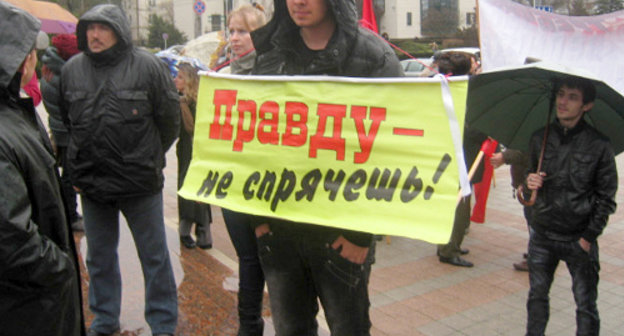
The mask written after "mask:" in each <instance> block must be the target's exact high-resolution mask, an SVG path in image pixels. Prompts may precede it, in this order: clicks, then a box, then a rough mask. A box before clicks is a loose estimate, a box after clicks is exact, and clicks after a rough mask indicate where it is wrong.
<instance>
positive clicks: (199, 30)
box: [122, 0, 476, 43]
mask: <svg viewBox="0 0 624 336" xmlns="http://www.w3.org/2000/svg"><path fill="white" fill-rule="evenodd" d="M253 2H257V3H259V4H261V5H262V6H264V8H265V12H267V13H268V14H269V15H270V14H271V13H272V12H273V0H256V1H254V0H175V1H173V0H123V1H122V7H123V9H124V10H125V11H126V13H127V15H128V18H129V19H130V24H131V28H132V38H133V39H134V41H137V42H139V43H140V42H141V41H144V40H146V39H147V35H148V28H149V17H150V15H152V14H156V15H159V16H161V17H163V18H164V19H165V20H168V21H170V22H173V24H174V25H175V27H176V28H177V29H178V30H180V31H181V32H183V33H184V34H185V35H186V36H187V37H188V38H189V39H193V38H196V37H198V36H200V35H202V34H205V33H208V32H212V31H218V30H224V29H225V28H226V22H225V21H226V20H225V18H226V17H227V15H228V13H229V12H230V11H231V10H232V9H234V8H236V7H238V6H240V5H242V4H244V3H253ZM357 3H358V4H361V0H357ZM373 7H374V11H375V16H376V18H377V25H378V27H379V33H380V34H382V33H387V34H388V36H389V37H390V38H392V39H411V38H422V37H426V36H432V35H434V36H435V35H439V32H437V31H431V30H432V29H431V27H430V24H429V25H427V22H428V21H427V20H429V22H437V21H439V20H435V19H434V20H432V19H431V18H429V19H428V18H427V16H428V15H429V14H430V13H433V12H435V11H436V10H437V11H439V12H441V13H443V16H442V17H443V18H444V20H445V21H448V22H449V23H448V24H449V25H451V26H450V27H448V30H449V31H453V32H454V31H455V30H457V29H458V28H459V29H462V28H466V27H470V26H472V25H475V24H476V20H475V18H476V15H475V13H476V0H373ZM428 29H429V31H428ZM433 30H436V29H433ZM436 37H439V36H436Z"/></svg>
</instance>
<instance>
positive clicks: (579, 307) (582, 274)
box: [527, 231, 600, 336]
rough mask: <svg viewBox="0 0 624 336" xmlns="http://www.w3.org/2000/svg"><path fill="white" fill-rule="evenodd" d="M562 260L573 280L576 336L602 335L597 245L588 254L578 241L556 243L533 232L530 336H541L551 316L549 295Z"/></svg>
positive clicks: (528, 324) (530, 273)
mask: <svg viewBox="0 0 624 336" xmlns="http://www.w3.org/2000/svg"><path fill="white" fill-rule="evenodd" d="M559 260H563V261H564V262H565V263H566V265H567V266H568V271H569V272H570V275H571V277H572V293H573V295H574V301H575V302H576V335H578V336H580V335H583V336H588V335H598V334H599V333H600V317H599V315H598V308H597V306H596V300H597V298H598V278H599V276H598V273H599V271H600V263H599V261H598V243H597V242H594V243H592V245H591V248H590V250H589V253H587V252H585V251H584V250H583V249H582V248H581V245H580V244H579V243H578V241H569V242H566V241H555V240H551V239H548V238H546V237H544V236H543V235H541V234H539V233H537V232H535V231H533V232H532V234H531V235H530V238H529V257H528V259H527V261H528V264H529V283H530V286H531V288H530V290H529V298H528V300H527V313H528V323H527V335H528V336H542V335H544V331H545V330H546V324H547V323H548V318H549V315H550V305H549V295H548V293H549V291H550V287H551V285H552V282H553V275H554V273H555V270H556V268H557V265H558V264H559Z"/></svg>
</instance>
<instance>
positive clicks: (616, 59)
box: [478, 0, 624, 95]
mask: <svg viewBox="0 0 624 336" xmlns="http://www.w3.org/2000/svg"><path fill="white" fill-rule="evenodd" d="M478 1H479V7H478V8H479V28H480V39H481V57H482V62H483V65H482V66H483V71H488V70H493V69H496V68H499V67H502V66H514V65H521V64H524V60H525V59H526V58H527V57H533V58H537V59H540V60H542V61H548V62H552V63H558V64H562V65H567V66H571V67H578V68H582V69H585V70H587V71H590V72H591V73H593V74H594V75H596V77H598V78H600V79H602V80H603V81H605V82H606V83H608V84H609V85H610V86H611V87H613V88H614V89H616V90H617V91H619V92H620V93H622V94H623V95H624V10H621V11H617V12H614V13H610V14H604V15H597V16H565V15H559V14H553V13H548V12H545V11H541V10H537V9H533V8H531V7H527V6H524V5H520V4H517V3H515V2H512V1H510V0H478Z"/></svg>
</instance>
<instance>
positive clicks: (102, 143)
mask: <svg viewBox="0 0 624 336" xmlns="http://www.w3.org/2000/svg"><path fill="white" fill-rule="evenodd" d="M76 35H77V37H78V49H79V50H81V51H82V53H81V54H78V55H75V56H74V57H72V58H71V59H70V60H69V61H68V62H67V63H66V64H65V65H64V66H63V69H62V72H61V85H60V88H61V90H60V92H61V113H62V115H63V116H64V120H65V122H66V126H67V127H68V129H69V131H70V139H69V145H68V148H67V158H68V166H69V170H70V176H71V181H72V183H73V185H74V187H75V188H76V189H77V190H78V192H79V193H80V198H81V202H82V211H83V218H84V226H85V233H86V237H87V245H88V249H87V269H88V271H89V277H90V286H89V306H90V308H91V311H93V313H94V315H95V318H94V319H93V322H92V324H91V326H90V330H89V333H90V335H110V334H112V333H114V332H115V331H116V330H118V329H119V315H120V306H121V274H120V273H119V260H118V255H117V245H118V242H119V212H121V213H122V214H123V215H124V217H125V218H126V220H127V222H128V226H129V228H130V231H131V232H132V236H133V238H134V242H135V245H136V248H137V251H138V255H139V259H140V261H141V266H142V270H143V277H144V279H145V319H146V321H147V323H148V324H149V326H150V328H151V329H152V334H153V335H173V333H174V332H175V329H176V325H177V295H176V285H175V279H174V276H173V270H172V267H171V261H170V258H169V252H168V249H167V242H166V235H165V225H164V218H163V197H162V188H163V180H164V179H163V172H162V169H163V167H164V166H165V157H164V154H165V152H166V151H167V150H168V149H169V147H171V145H172V144H173V142H174V141H175V139H176V138H177V136H178V130H179V127H180V124H179V123H180V107H179V98H178V93H177V91H176V88H175V86H174V84H173V79H172V78H171V75H170V73H169V71H168V69H167V66H166V64H165V63H164V62H162V61H160V60H159V59H158V58H156V57H155V56H154V55H152V54H150V53H148V52H147V51H144V50H140V49H138V48H135V47H134V46H133V45H132V42H131V34H130V27H129V23H128V20H127V18H126V16H125V14H124V13H123V11H122V10H121V9H120V8H119V7H118V6H116V5H98V6H95V7H93V8H92V9H90V10H89V11H87V12H86V13H85V14H84V15H83V16H82V17H81V18H80V20H79V21H78V25H77V28H76Z"/></svg>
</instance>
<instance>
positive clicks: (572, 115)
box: [526, 76, 618, 336]
mask: <svg viewBox="0 0 624 336" xmlns="http://www.w3.org/2000/svg"><path fill="white" fill-rule="evenodd" d="M553 92H554V93H555V95H556V97H555V98H556V103H555V108H556V113H557V119H556V120H555V121H554V122H553V123H552V124H550V132H549V134H548V138H547V142H546V144H545V145H546V151H545V153H544V160H543V163H542V171H540V172H538V173H531V174H529V175H528V176H527V179H526V183H527V187H528V188H529V189H530V190H539V193H538V196H537V200H536V202H535V205H534V206H533V209H532V218H531V221H530V225H531V228H532V229H533V232H532V233H531V236H530V239H529V256H528V264H529V281H530V286H531V288H530V291H529V298H528V302H527V310H528V323H527V335H530V336H533V335H544V331H545V329H546V324H547V323H548V316H549V304H548V302H549V298H548V293H549V291H550V286H551V284H552V281H553V274H554V272H555V269H556V268H557V265H558V264H559V261H560V260H563V261H565V263H566V264H567V266H568V270H569V271H570V275H571V276H572V293H573V294H574V300H575V302H576V305H577V310H576V323H577V335H598V334H599V332H600V318H599V316H598V309H597V306H596V299H597V297H598V271H599V270H600V264H599V262H598V242H597V238H598V236H599V235H600V234H601V233H602V231H603V230H604V228H605V226H606V225H607V220H608V218H609V215H610V214H612V213H613V212H614V211H615V207H616V204H615V192H616V191H617V186H618V178H617V170H616V165H615V159H614V152H613V149H612V147H611V144H610V143H609V140H608V139H607V138H606V137H605V136H603V135H602V134H600V133H599V132H598V131H597V130H596V129H594V128H593V127H591V126H590V125H589V124H587V123H586V122H585V120H584V119H583V115H584V114H585V113H591V112H590V110H591V109H592V107H593V105H594V103H593V102H594V100H595V97H596V89H595V87H594V85H593V84H592V83H591V81H589V80H587V79H582V78H578V77H572V76H567V77H564V78H561V79H560V80H557V81H556V82H555V90H554V91H553ZM543 137H544V130H543V129H542V130H539V131H537V132H536V133H535V134H534V135H533V137H532V138H531V143H530V149H529V151H530V154H529V156H530V165H529V168H530V169H531V170H530V171H533V172H534V171H536V169H537V161H538V159H537V158H538V155H539V153H540V148H541V146H542V141H543V140H542V139H543Z"/></svg>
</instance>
